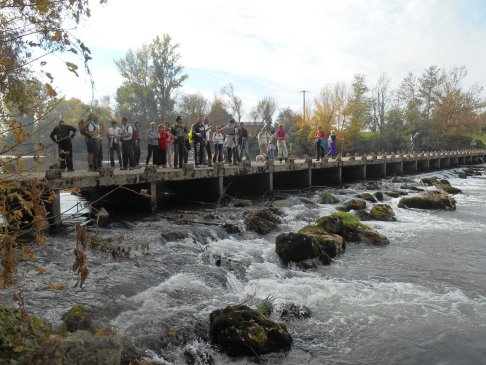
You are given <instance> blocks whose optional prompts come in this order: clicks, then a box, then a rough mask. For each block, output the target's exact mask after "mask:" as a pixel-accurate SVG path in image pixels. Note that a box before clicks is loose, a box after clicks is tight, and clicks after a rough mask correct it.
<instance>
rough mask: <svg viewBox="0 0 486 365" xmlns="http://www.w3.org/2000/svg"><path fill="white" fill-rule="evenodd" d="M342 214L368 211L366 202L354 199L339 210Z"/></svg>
mask: <svg viewBox="0 0 486 365" xmlns="http://www.w3.org/2000/svg"><path fill="white" fill-rule="evenodd" d="M337 209H338V210H340V211H342V212H349V211H350V210H364V209H366V202H365V201H364V200H360V199H352V200H350V201H347V202H346V203H344V204H343V205H341V206H340V207H338V208H337Z"/></svg>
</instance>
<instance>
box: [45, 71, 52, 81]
mask: <svg viewBox="0 0 486 365" xmlns="http://www.w3.org/2000/svg"><path fill="white" fill-rule="evenodd" d="M46 76H47V77H48V78H49V80H51V82H52V80H54V77H53V76H52V75H51V73H50V72H46Z"/></svg>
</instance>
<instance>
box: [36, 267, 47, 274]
mask: <svg viewBox="0 0 486 365" xmlns="http://www.w3.org/2000/svg"><path fill="white" fill-rule="evenodd" d="M35 272H37V273H39V274H44V273H45V272H47V269H45V268H43V267H38V268H36V269H35Z"/></svg>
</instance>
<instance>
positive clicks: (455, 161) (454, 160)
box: [450, 157, 459, 167]
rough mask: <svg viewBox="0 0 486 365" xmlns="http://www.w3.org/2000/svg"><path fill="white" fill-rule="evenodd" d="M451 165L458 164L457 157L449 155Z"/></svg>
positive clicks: (455, 165)
mask: <svg viewBox="0 0 486 365" xmlns="http://www.w3.org/2000/svg"><path fill="white" fill-rule="evenodd" d="M450 165H451V167H457V166H459V159H458V158H457V157H451V163H450Z"/></svg>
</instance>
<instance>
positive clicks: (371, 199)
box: [356, 193, 377, 203]
mask: <svg viewBox="0 0 486 365" xmlns="http://www.w3.org/2000/svg"><path fill="white" fill-rule="evenodd" d="M356 198H359V199H363V200H366V201H368V202H371V203H376V202H377V199H376V196H374V195H373V194H370V193H361V194H358V195H356Z"/></svg>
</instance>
